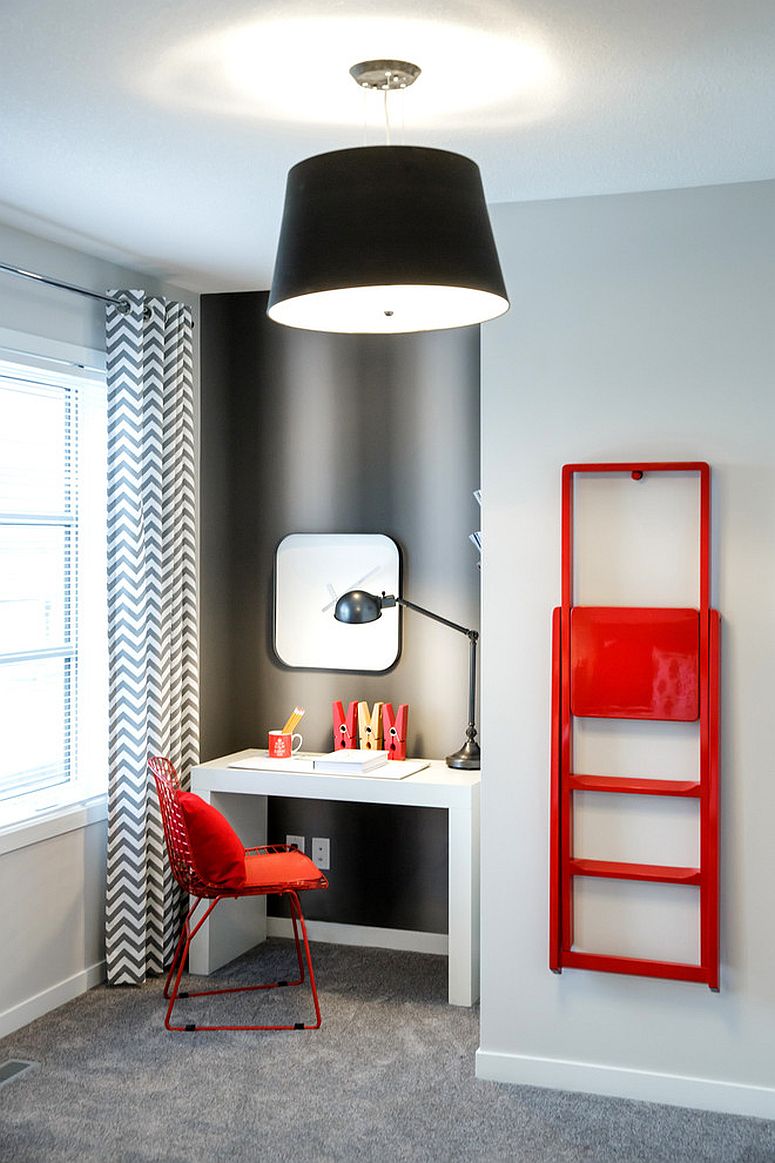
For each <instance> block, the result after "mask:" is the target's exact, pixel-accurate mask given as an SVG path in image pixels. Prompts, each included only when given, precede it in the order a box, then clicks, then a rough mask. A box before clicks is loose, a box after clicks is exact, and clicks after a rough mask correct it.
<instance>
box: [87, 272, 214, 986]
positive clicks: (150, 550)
mask: <svg viewBox="0 0 775 1163" xmlns="http://www.w3.org/2000/svg"><path fill="white" fill-rule="evenodd" d="M111 293H112V294H120V295H121V296H122V298H125V299H127V300H128V301H129V302H130V303H131V310H130V311H128V312H126V313H123V312H121V311H119V310H118V309H117V308H116V307H113V306H108V308H107V321H106V326H107V379H108V652H109V683H110V704H109V717H110V723H109V764H110V772H109V792H108V883H107V901H106V918H105V944H106V958H107V967H108V981H109V982H110V983H111V984H112V985H138V984H140V983H141V982H142V981H144V980H145V978H146V976H147V975H149V974H158V973H161V972H162V971H163V969H164V967H165V965H168V964H169V961H170V959H171V957H172V953H173V951H174V945H175V941H176V940H177V936H178V932H179V929H180V924H181V922H182V910H183V908H184V904H185V902H184V900H183V899H182V894H181V893H180V890H179V889H178V887H177V885H176V884H175V883H174V881H173V880H172V877H171V874H170V871H169V864H168V861H167V856H166V849H165V843H164V835H163V831H162V826H161V817H160V815H159V809H158V804H157V801H156V796H155V793H152V792H151V791H150V789H149V784H148V773H147V766H146V765H147V762H148V757H149V755H151V754H153V755H167V756H169V758H170V759H171V760H172V762H173V763H174V764H175V767H176V768H177V770H178V772H179V773H180V775H181V778H182V779H183V780H184V781H187V779H188V775H189V772H190V769H191V767H192V765H193V764H195V763H197V762H198V758H199V753H198V749H199V706H198V693H199V662H198V633H197V593H196V507H195V477H194V399H193V357H192V356H193V353H192V347H193V345H192V330H193V321H192V317H191V310H190V308H189V307H186V306H183V305H182V304H180V303H171V302H168V301H167V300H166V299H161V298H150V297H147V296H146V295H145V293H144V292H142V291H120V292H115V291H114V292H111Z"/></svg>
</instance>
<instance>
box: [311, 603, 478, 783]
mask: <svg viewBox="0 0 775 1163" xmlns="http://www.w3.org/2000/svg"><path fill="white" fill-rule="evenodd" d="M391 606H406V608H407V609H408V610H414V611H415V612H416V613H418V614H424V615H425V616H426V618H432V619H433V621H434V622H441V624H442V626H449V627H450V628H451V629H452V630H459V631H460V633H461V634H465V636H466V637H467V638H468V642H469V645H470V647H471V654H470V659H471V661H470V668H469V680H468V726H467V727H466V741H465V743H464V744H463V746H462V747H461V748H460V750H459V751H455V752H454V754H453V755H448V756H447V767H459V768H463V769H465V770H466V771H478V770H479V767H480V766H481V765H480V757H481V753H480V750H479V744H478V743H477V742H476V725H475V723H474V718H475V714H476V644H477V642H478V641H479V634H478V632H477V631H476V630H468V629H467V628H466V627H465V626H458V624H457V622H450V620H449V619H448V618H442V617H441V616H440V615H439V614H433V613H431V611H430V610H424V609H423V607H422V606H415V604H414V602H408V601H407V600H406V598H396V597H394V596H393V594H385V593H383V594H382V596H381V597H380V596H379V595H378V594H367V593H366V592H365V590H350V592H349V593H347V594H342V596H341V598H340V599H339V601H338V602H337V603H336V609H335V610H334V617H335V618H336V620H337V621H338V622H349V623H351V624H352V625H356V626H357V625H361V624H362V623H364V622H376V620H377V618H381V617H382V611H383V610H384V609H389V608H390V607H391Z"/></svg>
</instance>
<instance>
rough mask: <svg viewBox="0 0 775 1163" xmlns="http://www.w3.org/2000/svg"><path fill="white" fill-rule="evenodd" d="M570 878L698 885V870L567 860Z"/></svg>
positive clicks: (663, 865) (616, 862)
mask: <svg viewBox="0 0 775 1163" xmlns="http://www.w3.org/2000/svg"><path fill="white" fill-rule="evenodd" d="M568 871H569V872H570V874H571V876H601V877H605V878H606V879H608V880H647V881H653V882H658V883H662V884H690V885H691V884H700V883H701V881H702V874H701V871H700V869H699V868H679V867H676V866H674V865H667V864H623V863H621V862H619V861H614V860H575V859H573V860H569V861H568Z"/></svg>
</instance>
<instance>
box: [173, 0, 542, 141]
mask: <svg viewBox="0 0 775 1163" xmlns="http://www.w3.org/2000/svg"><path fill="white" fill-rule="evenodd" d="M375 57H379V58H385V57H395V58H396V59H401V60H410V61H417V60H419V61H422V69H423V77H422V79H421V81H420V82H419V83H418V84H416V85H415V86H414V89H413V92H412V102H411V125H412V127H413V128H415V127H416V128H427V127H429V126H434V125H439V124H442V125H444V126H446V127H451V126H452V125H453V124H455V123H457V124H461V123H475V121H476V115H477V113H479V112H482V111H485V110H487V111H488V112H490V113H496V114H497V111H498V110H500V111H502V113H503V115H504V119H506V120H508V119H509V115H510V114H511V115H514V114H516V115H517V116H518V117H520V118H522V117H530V116H531V114H538V113H539V112H540V111H541V110H542V109H543V108H544V107H545V105H546V102H547V101H548V100H554V99H556V97H557V96H558V93H559V76H558V70H557V68H556V66H555V64H554V63H553V61H552V60H551V58H550V57H549V55H548V54H547V53H546V51H545V50H544V49H543V47H542V46H541V44H540V42H539V41H538V39H537V38H530V37H529V36H521V35H519V34H516V33H515V34H513V35H508V34H504V32H503V29H502V28H499V29H498V30H497V32H495V31H492V32H490V31H485V30H483V29H482V28H481V27H479V28H477V27H473V26H470V25H466V24H462V23H461V24H453V23H444V22H442V21H437V20H422V19H412V18H408V19H407V18H398V17H395V16H391V17H385V18H382V17H375V16H368V15H366V16H363V15H358V14H357V13H353V14H352V15H347V16H343V15H341V14H337V15H336V16H314V15H311V16H292V17H289V18H287V19H282V18H277V17H273V18H271V19H267V20H263V21H258V22H255V23H251V24H246V25H242V26H239V27H232V28H229V29H225V30H224V31H222V32H219V33H212V34H210V35H208V36H203V37H199V38H196V39H194V40H191V41H189V42H187V43H185V44H182V45H179V46H178V47H177V48H175V49H173V50H171V51H170V52H168V53H167V54H166V55H165V56H164V57H163V59H162V61H161V65H160V70H159V73H158V74H157V76H156V78H155V80H154V88H155V89H156V90H157V92H159V94H161V92H162V87H163V92H164V94H165V98H166V99H169V96H170V93H172V94H174V95H175V96H176V98H177V99H178V100H180V101H182V102H183V103H185V104H186V105H188V106H199V107H202V108H206V109H209V110H211V111H215V112H221V113H226V114H232V115H235V116H241V117H250V116H253V117H260V118H264V119H269V120H276V121H291V122H298V123H300V124H305V125H309V124H311V123H312V124H315V123H317V124H327V125H346V126H353V125H357V124H358V122H359V117H358V111H357V105H356V107H355V108H354V105H353V94H352V80H351V79H350V77H349V73H348V70H349V68H350V66H351V65H352V63H353V61H363V60H369V59H372V58H375ZM367 97H368V95H367ZM373 99H374V100H377V99H378V98H376V97H373Z"/></svg>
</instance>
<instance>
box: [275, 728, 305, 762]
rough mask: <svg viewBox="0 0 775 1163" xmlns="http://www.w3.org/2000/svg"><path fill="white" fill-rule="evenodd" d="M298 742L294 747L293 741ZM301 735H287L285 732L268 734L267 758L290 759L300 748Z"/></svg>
mask: <svg viewBox="0 0 775 1163" xmlns="http://www.w3.org/2000/svg"><path fill="white" fill-rule="evenodd" d="M296 739H298V740H299V742H298V743H296V745H295V746H294V742H295V740H296ZM301 742H302V740H301V735H289V734H288V732H287V731H270V732H269V758H270V759H290V758H291V756H292V755H295V754H296V752H297V751H298V750H299V748H300V747H301Z"/></svg>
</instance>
